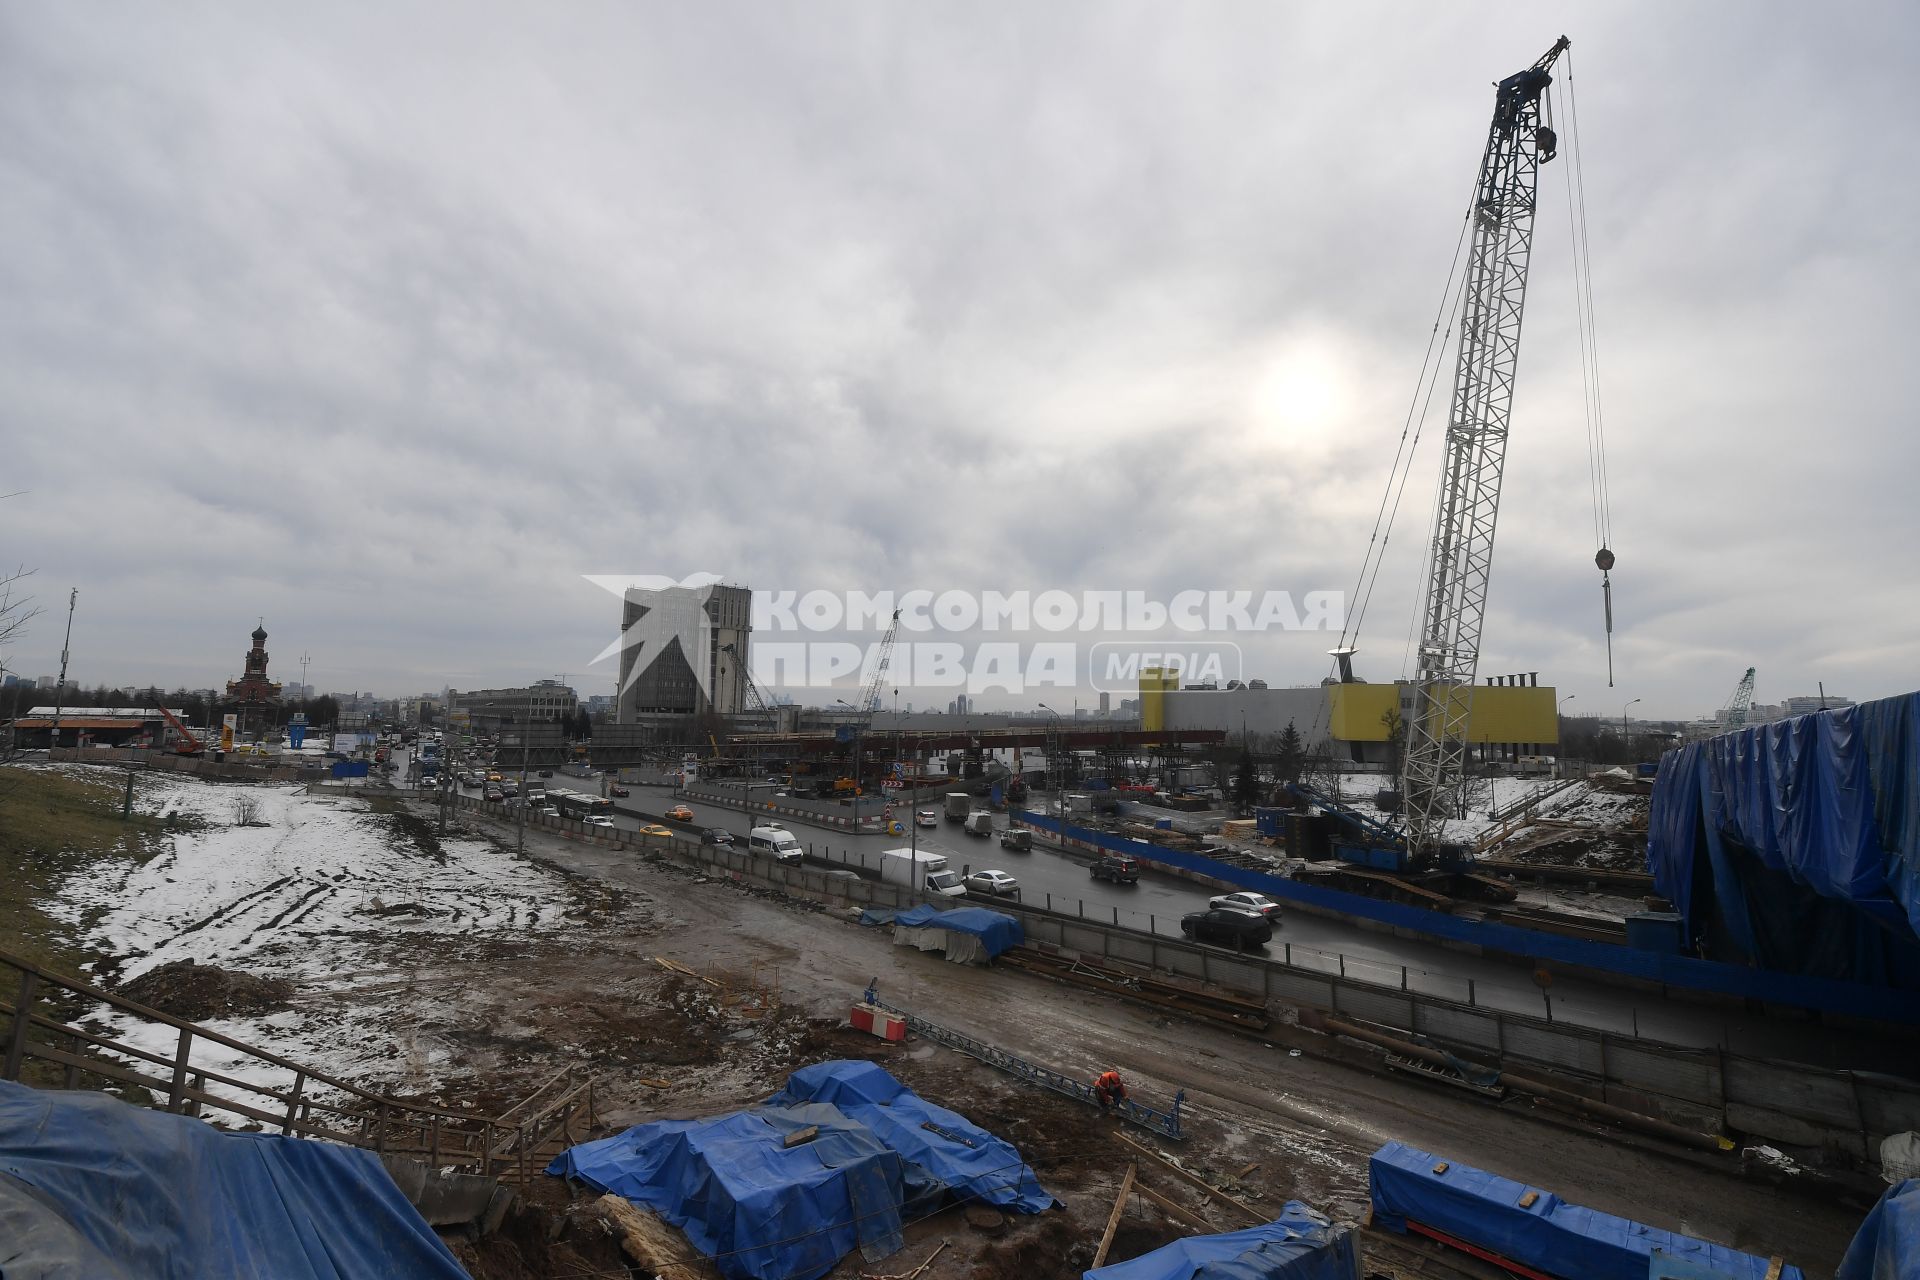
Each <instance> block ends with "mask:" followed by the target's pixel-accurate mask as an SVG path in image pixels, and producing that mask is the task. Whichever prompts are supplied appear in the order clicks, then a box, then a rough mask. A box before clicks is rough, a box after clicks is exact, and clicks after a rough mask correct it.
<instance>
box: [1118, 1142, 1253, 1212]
mask: <svg viewBox="0 0 1920 1280" xmlns="http://www.w3.org/2000/svg"><path fill="white" fill-rule="evenodd" d="M1113 1139H1114V1141H1115V1142H1118V1143H1121V1144H1122V1145H1124V1146H1127V1147H1129V1148H1131V1149H1132V1150H1134V1151H1135V1152H1137V1153H1138V1154H1140V1155H1142V1156H1144V1157H1146V1158H1147V1159H1148V1160H1151V1161H1153V1163H1155V1164H1157V1165H1159V1166H1160V1167H1161V1168H1162V1169H1165V1170H1166V1171H1167V1172H1168V1173H1170V1174H1172V1175H1173V1176H1174V1177H1176V1178H1179V1179H1180V1180H1181V1181H1183V1182H1185V1183H1187V1184H1189V1185H1190V1186H1193V1187H1196V1188H1198V1189H1199V1190H1201V1191H1204V1192H1206V1193H1207V1194H1208V1195H1209V1196H1212V1197H1214V1198H1215V1199H1217V1200H1220V1201H1222V1202H1223V1203H1225V1204H1230V1205H1232V1206H1233V1207H1234V1208H1236V1209H1238V1210H1239V1211H1240V1212H1241V1213H1242V1214H1244V1215H1246V1219H1247V1222H1248V1225H1250V1226H1256V1227H1257V1226H1264V1225H1265V1224H1267V1223H1268V1222H1271V1221H1272V1219H1271V1218H1269V1217H1267V1215H1266V1214H1264V1213H1261V1212H1259V1211H1257V1210H1255V1209H1254V1208H1252V1207H1251V1206H1250V1205H1245V1204H1242V1203H1241V1202H1240V1201H1238V1200H1235V1199H1234V1198H1233V1197H1232V1196H1230V1195H1228V1194H1227V1193H1226V1192H1224V1191H1222V1190H1220V1188H1218V1187H1216V1186H1214V1185H1213V1184H1212V1183H1211V1182H1208V1181H1207V1180H1206V1179H1205V1178H1202V1177H1200V1176H1198V1175H1197V1174H1191V1173H1188V1172H1187V1171H1186V1170H1185V1169H1182V1168H1181V1167H1180V1166H1179V1165H1177V1164H1175V1163H1173V1162H1172V1161H1171V1160H1167V1159H1165V1158H1163V1157H1162V1156H1161V1155H1160V1154H1159V1153H1158V1152H1156V1151H1154V1150H1153V1149H1152V1148H1151V1147H1145V1146H1142V1145H1141V1144H1140V1143H1138V1142H1135V1141H1134V1140H1133V1139H1132V1138H1129V1137H1128V1136H1127V1135H1126V1134H1124V1133H1116V1134H1114V1135H1113Z"/></svg>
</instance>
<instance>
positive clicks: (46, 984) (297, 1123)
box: [0, 951, 594, 1183]
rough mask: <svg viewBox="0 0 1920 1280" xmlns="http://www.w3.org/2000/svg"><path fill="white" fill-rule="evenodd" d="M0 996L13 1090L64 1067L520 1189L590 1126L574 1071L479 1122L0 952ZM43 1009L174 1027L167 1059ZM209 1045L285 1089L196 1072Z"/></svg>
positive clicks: (1, 1065) (182, 1111) (6, 1072)
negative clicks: (94, 1009) (581, 1117)
mask: <svg viewBox="0 0 1920 1280" xmlns="http://www.w3.org/2000/svg"><path fill="white" fill-rule="evenodd" d="M0 990H11V991H12V993H13V994H12V999H11V1001H10V1002H9V1001H6V1000H0V1014H4V1015H5V1016H6V1017H7V1019H8V1024H7V1031H6V1039H5V1041H4V1044H5V1055H4V1058H0V1079H5V1080H19V1079H20V1078H21V1076H22V1074H23V1072H24V1070H25V1068H26V1066H27V1064H28V1063H30V1062H44V1063H47V1064H49V1065H51V1066H54V1067H57V1068H59V1069H60V1073H61V1074H60V1080H61V1087H62V1088H66V1089H77V1088H80V1087H82V1085H83V1083H84V1082H86V1081H88V1080H94V1081H98V1082H101V1083H111V1084H115V1085H120V1086H124V1087H131V1088H138V1089H145V1090H147V1091H148V1092H149V1093H150V1094H151V1095H152V1096H153V1097H154V1098H155V1099H156V1101H157V1102H158V1104H159V1105H160V1106H161V1107H163V1108H164V1109H165V1110H167V1111H171V1112H174V1113H176V1114H179V1115H189V1116H196V1117H198V1116H204V1115H205V1113H206V1112H208V1111H214V1112H221V1113H225V1114H226V1115H228V1116H232V1117H236V1118H238V1119H240V1120H241V1121H243V1122H251V1123H252V1124H254V1125H257V1126H259V1127H261V1128H264V1129H269V1130H271V1129H278V1130H279V1132H280V1133H281V1134H282V1135H286V1136H291V1137H301V1138H319V1139H323V1140H326V1141H331V1142H338V1143H342V1144H345V1145H347V1146H354V1147H365V1148H367V1149H368V1150H371V1151H375V1152H378V1153H379V1154H381V1155H383V1156H386V1155H399V1156H412V1157H417V1158H419V1159H421V1160H422V1161H424V1162H425V1163H427V1164H428V1165H430V1166H432V1167H435V1168H445V1167H448V1166H452V1167H454V1168H458V1169H462V1170H465V1171H468V1172H473V1173H478V1174H482V1175H485V1176H489V1177H503V1178H510V1179H513V1180H515V1181H519V1182H522V1183H525V1182H527V1181H529V1180H531V1178H532V1177H533V1176H534V1175H536V1174H538V1173H539V1172H540V1169H539V1168H538V1167H535V1166H536V1164H537V1162H536V1160H535V1157H536V1156H538V1155H539V1154H540V1153H541V1151H542V1149H543V1148H545V1147H546V1146H547V1145H548V1144H550V1143H551V1142H553V1140H554V1139H555V1138H556V1137H563V1136H565V1135H566V1134H567V1132H568V1128H569V1126H570V1125H571V1123H572V1121H573V1119H574V1117H575V1116H576V1115H578V1114H579V1113H580V1111H581V1109H583V1108H584V1110H585V1112H586V1115H587V1120H588V1124H589V1126H591V1125H592V1123H593V1102H594V1098H593V1090H594V1082H593V1080H592V1079H591V1078H590V1077H588V1078H576V1076H575V1074H574V1073H573V1071H572V1069H571V1068H568V1069H567V1070H566V1071H563V1072H561V1073H560V1074H559V1075H556V1076H554V1077H553V1078H552V1079H550V1080H548V1081H547V1082H546V1083H545V1084H543V1085H541V1086H540V1088H539V1089H537V1090H535V1092H534V1093H533V1094H532V1095H530V1096H529V1097H528V1098H527V1099H526V1100H525V1101H523V1102H521V1103H520V1104H519V1106H516V1107H514V1108H513V1109H512V1110H510V1111H508V1112H507V1113H506V1114H505V1115H502V1116H499V1117H475V1116H473V1115H471V1114H463V1113H460V1112H455V1111H447V1110H443V1109H441V1108H438V1107H430V1106H425V1105H423V1104H420V1103H415V1102H407V1101H403V1100H401V1099H398V1098H393V1097H389V1096H387V1095H385V1094H381V1093H377V1092H374V1091H373V1090H370V1089H365V1088H362V1087H360V1086H359V1085H356V1084H353V1083H351V1082H349V1081H346V1080H342V1079H340V1078H339V1077H337V1076H332V1075H329V1074H327V1073H326V1072H323V1071H317V1070H315V1069H313V1068H312V1067H308V1066H305V1065H303V1064H301V1063H298V1062H295V1061H293V1060H291V1059H289V1058H284V1057H282V1056H280V1055H279V1054H276V1053H271V1052H269V1051H267V1050H265V1049H260V1048H257V1047H256V1046H253V1045H250V1044H247V1043H246V1042H244V1041H242V1040H237V1039H235V1038H234V1037H232V1036H229V1035H224V1034H222V1033H220V1032H218V1031H213V1030H210V1029H209V1028H206V1027H203V1026H200V1025H198V1024H197V1023H192V1022H188V1021H186V1020H185V1019H182V1018H176V1017H174V1016H173V1015H171V1014H167V1013H162V1012H161V1011H160V1010H158V1009H153V1008H149V1007H148V1006H146V1005H143V1004H139V1003H137V1002H135V1001H132V1000H128V999H126V998H125V997H122V996H117V995H114V994H113V993H111V992H108V991H103V990H101V989H100V988H99V987H96V986H93V985H92V984H90V983H86V982H82V981H81V980H79V979H78V978H72V977H68V976H66V975H64V974H60V973H56V972H54V971H53V970H50V969H47V968H44V967H42V966H40V965H37V964H35V963H33V962H32V961H30V960H27V959H24V958H23V957H20V956H16V955H13V954H11V953H9V952H5V951H0ZM43 1000H45V1001H48V1002H50V1007H51V1002H54V1001H61V1002H64V1003H68V1004H73V1003H75V1002H78V1001H87V1002H92V1003H93V1004H94V1005H102V1006H105V1007H106V1008H108V1009H111V1010H113V1011H115V1012H117V1013H122V1014H126V1015H128V1016H131V1017H134V1018H137V1019H139V1020H141V1021H142V1022H144V1023H149V1024H153V1025H159V1026H165V1027H169V1028H172V1029H173V1030H174V1031H176V1032H177V1036H176V1038H175V1041H174V1048H173V1052H172V1054H171V1055H170V1056H169V1055H166V1054H161V1053H156V1052H154V1051H152V1050H151V1049H145V1048H141V1047H140V1046H138V1045H134V1044H130V1043H127V1042H126V1041H124V1040H120V1039H116V1038H114V1037H113V1036H110V1035H100V1034H97V1033H95V1032H91V1031H87V1030H85V1029H83V1028H81V1027H78V1026H74V1025H72V1024H71V1023H70V1022H67V1021H62V1020H61V1019H59V1018H56V1017H50V1016H48V1015H47V1014H45V1013H41V1012H38V1011H37V1010H36V1008H35V1006H36V1004H39V1003H40V1002H41V1001H43ZM207 1045H218V1046H220V1047H221V1048H222V1049H225V1050H228V1051H229V1054H228V1055H226V1056H231V1055H232V1054H238V1055H239V1056H240V1057H241V1059H242V1060H243V1061H244V1062H246V1063H248V1064H251V1065H253V1066H255V1067H256V1068H268V1069H270V1071H271V1072H272V1073H281V1074H283V1076H284V1079H285V1083H284V1084H278V1083H272V1084H270V1083H266V1082H264V1081H262V1080H259V1079H244V1078H242V1077H240V1076H238V1075H235V1074H233V1071H235V1070H239V1069H241V1068H229V1069H228V1070H217V1069H214V1068H212V1067H208V1066H205V1065H197V1064H196V1063H195V1062H194V1060H193V1054H194V1050H195V1048H196V1047H199V1046H207ZM153 1068H158V1069H159V1070H158V1072H154V1071H153V1070H152V1069H153ZM96 1087H97V1086H96ZM218 1090H224V1092H220V1091H218ZM236 1095H237V1096H236Z"/></svg>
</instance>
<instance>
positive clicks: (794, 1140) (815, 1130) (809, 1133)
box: [780, 1124, 820, 1151]
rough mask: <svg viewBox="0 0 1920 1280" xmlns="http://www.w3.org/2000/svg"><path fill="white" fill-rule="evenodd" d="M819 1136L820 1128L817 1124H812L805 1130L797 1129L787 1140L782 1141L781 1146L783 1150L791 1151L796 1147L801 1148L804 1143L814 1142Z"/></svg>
mask: <svg viewBox="0 0 1920 1280" xmlns="http://www.w3.org/2000/svg"><path fill="white" fill-rule="evenodd" d="M819 1136H820V1126H819V1125H817V1124H810V1125H808V1126H807V1127H806V1128H804V1129H795V1130H794V1131H793V1132H792V1133H790V1134H788V1135H787V1136H786V1137H785V1138H782V1139H781V1140H780V1146H781V1147H782V1149H784V1150H789V1151H790V1150H792V1149H793V1148H794V1147H797V1146H799V1145H800V1144H801V1143H803V1142H812V1141H813V1140H814V1139H815V1138H817V1137H819Z"/></svg>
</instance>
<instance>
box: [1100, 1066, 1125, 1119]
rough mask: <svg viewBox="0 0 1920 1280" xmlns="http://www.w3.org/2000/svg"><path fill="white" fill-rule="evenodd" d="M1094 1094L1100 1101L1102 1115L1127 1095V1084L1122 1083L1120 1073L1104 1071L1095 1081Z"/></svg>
mask: <svg viewBox="0 0 1920 1280" xmlns="http://www.w3.org/2000/svg"><path fill="white" fill-rule="evenodd" d="M1093 1096H1094V1098H1095V1100H1097V1101H1098V1102H1099V1103H1100V1114H1101V1115H1106V1114H1107V1113H1108V1112H1109V1111H1111V1110H1113V1105H1114V1104H1115V1103H1116V1102H1119V1101H1120V1100H1121V1099H1123V1098H1125V1097H1126V1096H1127V1086H1126V1085H1124V1084H1122V1083H1120V1073H1119V1072H1118V1071H1102V1072H1101V1073H1100V1075H1099V1076H1098V1077H1097V1078H1096V1079H1095V1080H1094V1082H1093Z"/></svg>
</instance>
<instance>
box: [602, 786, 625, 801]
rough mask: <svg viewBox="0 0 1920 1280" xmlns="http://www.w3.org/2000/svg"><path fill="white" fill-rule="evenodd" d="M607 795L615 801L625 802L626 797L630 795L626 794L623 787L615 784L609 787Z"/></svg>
mask: <svg viewBox="0 0 1920 1280" xmlns="http://www.w3.org/2000/svg"><path fill="white" fill-rule="evenodd" d="M607 794H608V795H610V796H612V797H614V798H615V799H616V800H625V799H626V798H627V796H628V795H629V794H631V793H630V792H628V790H627V789H626V788H625V787H623V786H621V785H619V784H618V783H615V784H614V785H613V786H610V787H608V788H607Z"/></svg>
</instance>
